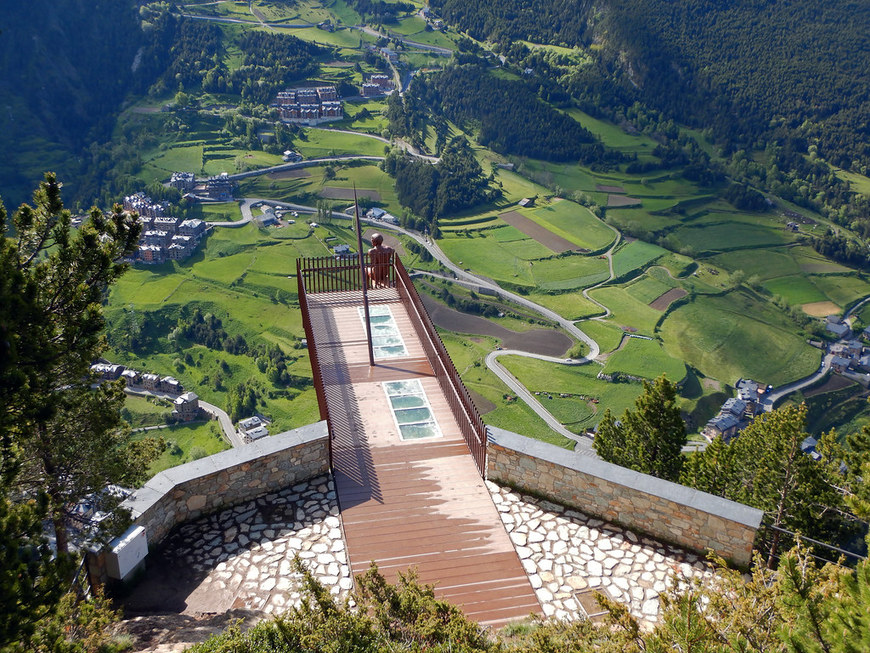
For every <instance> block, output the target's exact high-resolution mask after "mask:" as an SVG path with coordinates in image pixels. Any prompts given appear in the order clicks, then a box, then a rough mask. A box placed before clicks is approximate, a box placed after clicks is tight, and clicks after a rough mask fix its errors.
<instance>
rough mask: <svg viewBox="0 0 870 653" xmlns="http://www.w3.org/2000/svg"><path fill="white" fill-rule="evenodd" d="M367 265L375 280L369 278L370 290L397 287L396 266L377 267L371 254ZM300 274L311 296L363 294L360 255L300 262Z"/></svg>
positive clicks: (395, 257) (366, 257) (297, 269)
mask: <svg viewBox="0 0 870 653" xmlns="http://www.w3.org/2000/svg"><path fill="white" fill-rule="evenodd" d="M393 259H394V260H398V257H397V256H395V255H394V256H393ZM363 264H364V265H365V268H366V270H368V271H369V273H370V276H371V277H373V279H372V278H369V277H368V276H367V277H366V278H367V279H368V282H369V284H368V287H369V289H372V288H377V287H379V286H380V287H393V286H395V284H396V268H395V265H391V264H389V263H386V264H383V263H373V262H372V260H371V257H370V256H369V255H368V254H365V255H364V258H363ZM296 273H297V275H299V276H298V279H299V280H300V283H301V284H303V285H304V287H305V291H306V292H308V293H322V292H347V291H352V290H362V282H361V281H360V271H359V255H358V254H350V255H348V256H343V257H340V258H329V257H325V256H322V257H317V258H302V259H296Z"/></svg>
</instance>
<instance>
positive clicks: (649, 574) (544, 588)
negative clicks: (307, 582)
mask: <svg viewBox="0 0 870 653" xmlns="http://www.w3.org/2000/svg"><path fill="white" fill-rule="evenodd" d="M487 487H488V488H489V490H490V493H491V495H492V497H493V501H494V502H495V504H496V507H497V509H498V511H499V514H500V516H501V518H502V522H503V523H504V525H505V528H506V529H507V531H508V533H509V535H510V538H511V540H512V541H513V543H514V546H515V548H516V550H517V553H518V554H519V556H520V559H521V561H522V564H523V566H524V568H525V570H526V572H527V573H528V574H529V578H530V580H531V583H532V587H533V588H534V589H535V591H536V593H537V596H538V599H539V600H540V601H541V604H542V606H543V609H544V613H545V614H546V615H547V616H555V617H557V618H562V619H568V620H571V619H577V618H580V617H582V616H583V615H584V614H585V613H584V612H583V609H582V607H581V606H580V604H579V602H578V600H577V598H576V596H575V592H577V591H582V590H588V589H592V590H596V591H602V592H605V593H606V594H608V595H609V596H610V597H612V598H613V599H615V600H617V601H620V602H622V603H624V604H625V605H628V606H629V609H630V610H631V613H632V614H633V615H634V616H635V617H637V618H638V619H640V620H641V622H642V623H643V624H645V625H646V626H648V627H649V626H652V625H653V624H655V623H656V621H657V619H658V612H659V600H658V596H659V594H660V593H661V592H662V591H664V590H665V588H666V586H667V584H668V582H669V580H670V578H672V577H673V576H674V574H675V572H676V573H680V574H682V575H683V576H687V577H710V576H711V575H712V572H711V571H710V569H709V567H708V566H707V565H706V563H704V562H703V561H702V560H700V559H699V557H698V556H697V555H695V554H692V553H687V552H685V551H681V550H679V549H676V548H673V547H670V546H666V545H664V544H661V543H659V542H656V541H653V540H650V539H648V538H645V537H641V536H637V535H635V534H634V533H631V532H629V531H626V530H625V529H622V528H620V527H618V526H614V525H611V524H606V523H604V522H602V521H601V520H598V519H593V518H590V517H588V516H586V515H584V514H582V513H580V512H577V511H574V510H570V509H566V508H564V507H563V506H559V505H557V504H554V503H550V502H547V501H542V500H539V499H535V498H533V497H530V496H528V495H523V494H519V493H517V492H516V491H513V490H511V489H509V488H504V487H500V486H498V485H496V484H494V483H490V482H487ZM295 554H298V555H299V556H300V558H301V559H302V560H303V561H304V563H305V564H306V565H307V566H308V568H309V569H311V570H312V571H313V573H314V575H315V576H316V577H317V578H318V579H319V580H320V581H321V582H322V583H323V584H324V585H326V586H327V587H330V590H331V592H332V593H333V594H334V595H336V596H339V597H344V596H346V595H347V594H348V592H349V591H350V589H351V587H352V582H351V578H350V569H349V567H348V564H347V553H346V551H345V543H344V540H343V538H342V529H341V522H340V517H339V511H338V505H337V502H336V496H335V490H334V486H333V483H332V479H331V478H329V477H326V476H324V477H320V478H317V479H314V480H313V481H312V482H311V483H305V484H300V485H296V486H294V487H292V488H288V489H286V490H283V491H281V492H277V493H272V494H267V495H264V496H262V497H260V498H258V499H256V500H254V501H250V502H248V503H245V504H242V505H240V506H236V507H235V508H231V509H228V510H225V511H222V512H220V513H217V514H214V515H211V516H208V517H203V518H201V519H198V520H196V521H193V522H188V523H187V524H184V525H183V526H181V527H180V528H178V529H177V530H176V531H174V532H173V533H172V534H171V535H170V536H169V537H168V538H167V540H166V542H165V545H164V547H162V549H161V551H160V553H159V554H158V556H157V559H156V560H152V561H151V562H150V563H149V568H150V572H149V573H148V574H146V577H145V579H144V580H143V582H142V583H140V585H139V586H138V587H137V588H136V589H135V590H134V592H133V593H132V595H131V596H130V597H128V598H127V600H125V607H127V609H128V614H134V615H135V614H151V613H159V612H164V613H166V612H176V613H180V614H182V615H189V616H193V617H197V618H200V617H203V616H207V615H212V614H221V613H224V612H226V611H228V610H249V611H253V612H255V613H260V614H264V613H265V614H273V613H277V612H282V611H284V610H286V609H288V608H289V607H290V606H292V605H294V604H297V603H298V600H299V598H300V594H299V592H298V577H297V575H296V574H294V573H293V572H292V569H291V563H292V560H293V557H294V555H295Z"/></svg>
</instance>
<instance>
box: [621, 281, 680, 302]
mask: <svg viewBox="0 0 870 653" xmlns="http://www.w3.org/2000/svg"><path fill="white" fill-rule="evenodd" d="M676 285H677V284H676V282H673V281H671V280H670V279H668V278H667V277H666V278H665V279H664V280H662V279H656V278H654V277H652V276H650V275H647V274H645V275H643V276H642V277H640V278H639V279H636V280H634V281H632V282H631V283H629V284H627V285H626V286H625V290H626V291H627V292H628V294H629V295H631V296H632V297H634V298H635V299H636V300H638V301H639V302H641V303H643V304H649V303H650V302H652V301H653V300H654V299H656V298H657V297H659V296H661V295H663V294H664V293H666V292H667V291H668V290H670V289H671V288H673V287H675V286H676Z"/></svg>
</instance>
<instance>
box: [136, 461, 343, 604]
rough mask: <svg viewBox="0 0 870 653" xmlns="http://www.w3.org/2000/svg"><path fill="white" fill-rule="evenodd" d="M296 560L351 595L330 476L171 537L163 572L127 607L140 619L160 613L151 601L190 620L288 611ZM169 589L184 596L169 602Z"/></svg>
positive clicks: (294, 599) (160, 565)
mask: <svg viewBox="0 0 870 653" xmlns="http://www.w3.org/2000/svg"><path fill="white" fill-rule="evenodd" d="M296 554H298V555H299V557H300V558H301V559H302V561H303V562H304V563H305V565H306V566H307V567H308V568H309V569H310V570H311V571H312V572H313V573H314V575H315V577H317V578H318V579H319V580H320V581H321V582H322V583H323V584H324V585H326V586H327V587H329V588H330V590H331V592H332V593H333V594H334V595H337V596H340V597H343V596H345V595H346V594H347V593H348V592H349V590H350V589H351V586H352V583H351V579H350V568H349V567H348V564H347V552H346V551H345V546H344V539H343V536H342V531H341V521H340V518H339V511H338V505H337V502H336V497H335V488H334V486H333V483H332V479H331V478H328V477H326V476H323V477H319V478H317V479H314V480H313V481H311V482H309V483H303V484H299V485H296V486H293V487H292V488H287V489H286V490H283V491H281V492H276V493H271V494H266V495H264V496H262V497H259V498H257V499H255V500H254V501H250V502H248V503H244V504H241V505H239V506H236V507H235V508H231V509H227V510H224V511H222V512H219V513H216V514H214V515H210V516H208V517H203V518H201V519H197V520H195V521H192V522H188V523H186V524H184V525H183V526H181V527H180V528H178V529H177V530H176V531H174V532H173V533H172V534H171V535H170V536H169V537H168V538H167V540H166V541H165V544H164V546H163V547H162V548H161V551H160V553H159V556H158V560H156V561H154V563H153V564H154V566H156V567H157V569H155V570H154V572H153V573H149V574H147V575H146V578H145V581H144V582H143V583H142V584H141V585H140V587H138V588H137V589H136V591H134V593H133V595H132V596H131V597H129V599H128V600H127V601H125V604H126V607H127V608H128V612H133V613H136V612H140V613H147V612H149V611H153V612H156V611H159V610H156V609H153V608H151V609H149V603H152V604H153V603H160V602H162V603H163V606H164V608H165V607H166V606H167V604H174V605H175V609H176V610H177V611H179V612H181V613H183V614H188V615H201V614H210V613H221V612H225V611H227V610H230V609H248V610H255V611H259V612H264V613H276V612H282V611H284V610H286V609H288V608H289V607H290V606H291V605H294V604H296V603H298V600H299V598H300V594H299V592H298V580H299V579H298V575H297V574H295V573H294V572H293V571H292V567H291V565H292V561H293V557H294V555H296ZM167 591H169V592H176V593H177V594H178V595H177V596H174V597H173V596H167V595H166V594H165V592H167ZM161 593H163V595H162V596H161ZM155 607H156V606H155Z"/></svg>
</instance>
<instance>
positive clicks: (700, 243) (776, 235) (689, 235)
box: [672, 220, 789, 252]
mask: <svg viewBox="0 0 870 653" xmlns="http://www.w3.org/2000/svg"><path fill="white" fill-rule="evenodd" d="M672 235H673V237H674V238H675V239H676V240H677V241H678V242H679V243H681V244H682V245H683V246H684V247H689V248H692V249H693V250H694V251H696V252H714V251H718V252H724V251H728V250H733V249H750V248H758V247H768V246H776V245H782V244H783V243H786V242H788V240H789V239H788V237H787V236H786V234H785V233H784V232H783V231H782V230H781V229H779V230H777V229H773V228H770V227H765V226H762V225H757V224H750V223H745V222H736V221H735V222H732V221H724V220H723V221H716V222H712V221H710V222H707V223H705V224H698V225H696V224H694V223H693V224H692V226H687V227H681V228H679V229H677V230H676V231H674V232H673V234H672Z"/></svg>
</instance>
